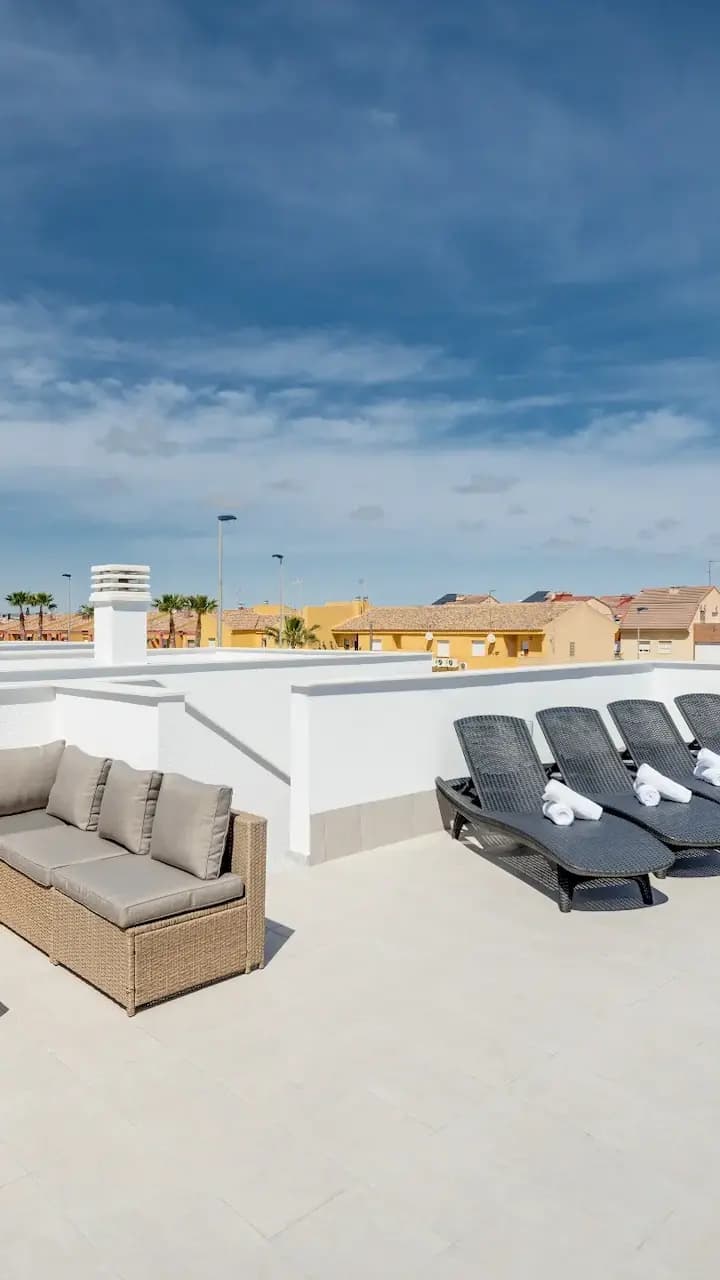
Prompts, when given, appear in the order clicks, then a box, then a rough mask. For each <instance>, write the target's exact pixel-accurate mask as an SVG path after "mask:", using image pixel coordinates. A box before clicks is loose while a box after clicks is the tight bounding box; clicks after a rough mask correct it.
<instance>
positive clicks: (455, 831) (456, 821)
mask: <svg viewBox="0 0 720 1280" xmlns="http://www.w3.org/2000/svg"><path fill="white" fill-rule="evenodd" d="M465 821H466V819H465V818H464V817H463V815H462V814H461V813H456V814H455V817H454V818H453V822H452V838H453V840H459V839H460V836H461V835H462V829H463V827H464V826H465Z"/></svg>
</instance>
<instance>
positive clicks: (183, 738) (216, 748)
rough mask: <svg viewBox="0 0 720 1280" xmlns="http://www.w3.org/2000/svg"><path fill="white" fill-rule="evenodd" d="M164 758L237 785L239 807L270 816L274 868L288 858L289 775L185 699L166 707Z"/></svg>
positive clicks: (173, 766)
mask: <svg viewBox="0 0 720 1280" xmlns="http://www.w3.org/2000/svg"><path fill="white" fill-rule="evenodd" d="M158 761H159V767H160V768H161V769H162V770H163V771H165V772H175V773H184V774H187V775H188V776H189V777H191V778H197V779H198V781H200V782H211V783H215V784H218V785H223V786H229V787H232V789H233V808H235V809H242V810H245V811H246V812H250V813H258V814H261V815H262V816H263V817H265V818H267V820H268V867H269V868H270V869H274V868H276V867H278V866H279V865H280V864H281V863H282V861H283V860H284V858H285V856H286V854H287V851H288V829H289V812H290V778H289V776H287V775H285V776H282V775H281V774H280V773H279V772H275V771H273V770H271V769H270V768H268V767H267V765H266V764H264V763H263V762H262V761H261V760H256V759H254V758H253V755H252V754H249V753H248V752H247V750H245V749H243V748H241V747H240V746H238V745H236V743H235V742H234V740H233V738H232V736H230V735H228V736H225V735H223V733H219V732H218V731H217V729H216V728H210V727H208V726H207V725H206V724H205V723H203V721H202V720H201V719H198V718H197V716H196V715H194V714H193V713H192V712H191V711H190V709H189V708H188V707H187V706H186V705H185V704H184V703H175V704H174V705H172V704H165V706H164V707H163V709H162V714H161V719H160V734H159V744H158Z"/></svg>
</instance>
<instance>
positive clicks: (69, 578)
mask: <svg viewBox="0 0 720 1280" xmlns="http://www.w3.org/2000/svg"><path fill="white" fill-rule="evenodd" d="M62 576H63V578H67V584H68V586H67V597H68V601H67V604H68V616H67V638H68V644H69V643H70V636H71V628H70V619H71V617H72V574H71V573H64V574H63V575H62Z"/></svg>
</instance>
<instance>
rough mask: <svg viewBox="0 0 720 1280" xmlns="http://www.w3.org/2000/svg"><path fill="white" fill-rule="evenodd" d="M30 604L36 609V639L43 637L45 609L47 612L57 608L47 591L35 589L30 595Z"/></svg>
mask: <svg viewBox="0 0 720 1280" xmlns="http://www.w3.org/2000/svg"><path fill="white" fill-rule="evenodd" d="M30 604H34V605H35V606H36V608H37V611H38V639H39V640H42V638H43V614H44V610H45V609H47V611H48V613H50V612H52V610H53V609H57V605H56V603H55V601H54V599H53V597H52V595H51V594H50V592H49V591H36V592H35V593H34V595H32V596H31V597H30Z"/></svg>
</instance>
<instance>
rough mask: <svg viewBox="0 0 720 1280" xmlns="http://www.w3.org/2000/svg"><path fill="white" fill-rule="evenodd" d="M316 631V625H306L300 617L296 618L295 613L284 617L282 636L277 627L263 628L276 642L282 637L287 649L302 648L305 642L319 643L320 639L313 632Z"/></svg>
mask: <svg viewBox="0 0 720 1280" xmlns="http://www.w3.org/2000/svg"><path fill="white" fill-rule="evenodd" d="M316 631H317V627H316V626H315V627H307V626H306V625H305V623H304V622H303V620H302V618H298V617H297V615H295V614H291V615H290V617H289V618H286V619H285V625H284V627H283V629H282V637H281V635H280V628H279V627H266V628H265V634H266V635H268V636H271V637H272V639H273V640H274V641H275V643H276V644H279V643H280V641H281V639H282V643H283V645H284V646H285V647H286V648H287V649H304V648H305V645H307V644H314V645H317V644H319V643H320V641H319V640H318V638H317V635H316V634H315V633H316Z"/></svg>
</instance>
